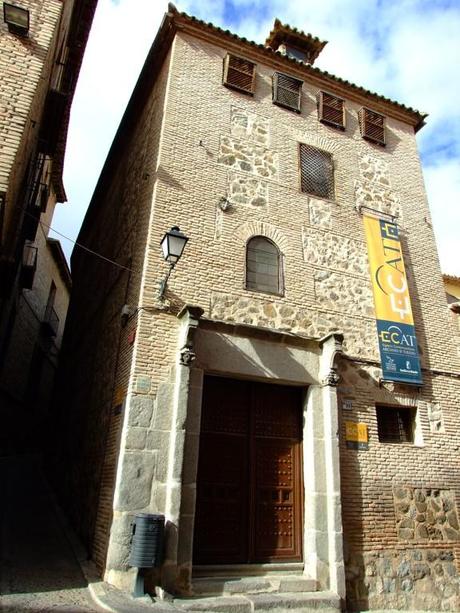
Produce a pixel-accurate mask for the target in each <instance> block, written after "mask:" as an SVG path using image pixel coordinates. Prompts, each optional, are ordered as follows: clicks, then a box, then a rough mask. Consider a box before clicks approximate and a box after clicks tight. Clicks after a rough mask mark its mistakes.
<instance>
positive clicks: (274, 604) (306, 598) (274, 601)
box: [174, 592, 340, 613]
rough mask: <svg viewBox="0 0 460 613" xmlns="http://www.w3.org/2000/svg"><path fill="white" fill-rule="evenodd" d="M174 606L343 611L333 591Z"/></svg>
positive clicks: (235, 611)
mask: <svg viewBox="0 0 460 613" xmlns="http://www.w3.org/2000/svg"><path fill="white" fill-rule="evenodd" d="M174 605H175V606H176V607H180V608H181V609H183V610H184V611H202V612H203V613H205V612H208V613H254V612H256V611H257V612H258V613H288V612H290V611H297V612H298V613H313V612H315V611H320V612H321V613H337V612H338V611H340V598H339V597H338V596H337V595H336V594H333V593H332V592H309V593H304V592H303V593H293V592H284V593H282V592H278V593H264V594H247V595H245V596H241V595H235V596H218V597H212V598H192V599H176V600H174Z"/></svg>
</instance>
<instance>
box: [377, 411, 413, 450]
mask: <svg viewBox="0 0 460 613" xmlns="http://www.w3.org/2000/svg"><path fill="white" fill-rule="evenodd" d="M376 411H377V428H378V434H379V441H380V442H381V443H413V442H414V430H415V409H414V408H413V407H391V406H383V405H381V406H376Z"/></svg>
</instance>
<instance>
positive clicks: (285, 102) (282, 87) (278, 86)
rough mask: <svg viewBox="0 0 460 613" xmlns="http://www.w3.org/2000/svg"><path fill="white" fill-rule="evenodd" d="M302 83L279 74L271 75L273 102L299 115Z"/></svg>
mask: <svg viewBox="0 0 460 613" xmlns="http://www.w3.org/2000/svg"><path fill="white" fill-rule="evenodd" d="M302 83H303V82H302V81H299V79H294V77H288V76H287V75H285V74H282V73H281V72H275V74H274V75H273V102H274V103H275V104H277V105H278V106H282V107H284V108H287V109H291V110H293V111H296V112H297V113H300V100H301V94H302Z"/></svg>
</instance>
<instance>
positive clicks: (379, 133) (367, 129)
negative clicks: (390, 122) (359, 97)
mask: <svg viewBox="0 0 460 613" xmlns="http://www.w3.org/2000/svg"><path fill="white" fill-rule="evenodd" d="M358 120H359V129H360V130H361V136H362V137H363V138H365V139H366V140H369V141H371V142H373V143H377V144H378V145H382V146H385V117H384V116H383V115H380V114H379V113H376V112H375V111H371V110H369V109H366V108H364V107H363V108H362V109H360V110H359V111H358Z"/></svg>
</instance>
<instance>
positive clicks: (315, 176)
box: [300, 143, 334, 200]
mask: <svg viewBox="0 0 460 613" xmlns="http://www.w3.org/2000/svg"><path fill="white" fill-rule="evenodd" d="M300 183H301V190H302V191H303V192H305V193H307V194H312V195H314V196H319V197H320V198H327V199H328V200H333V198H334V164H333V161H332V156H331V154H330V153H327V151H322V150H321V149H316V147H311V146H310V145H305V144H304V143H301V144H300Z"/></svg>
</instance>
